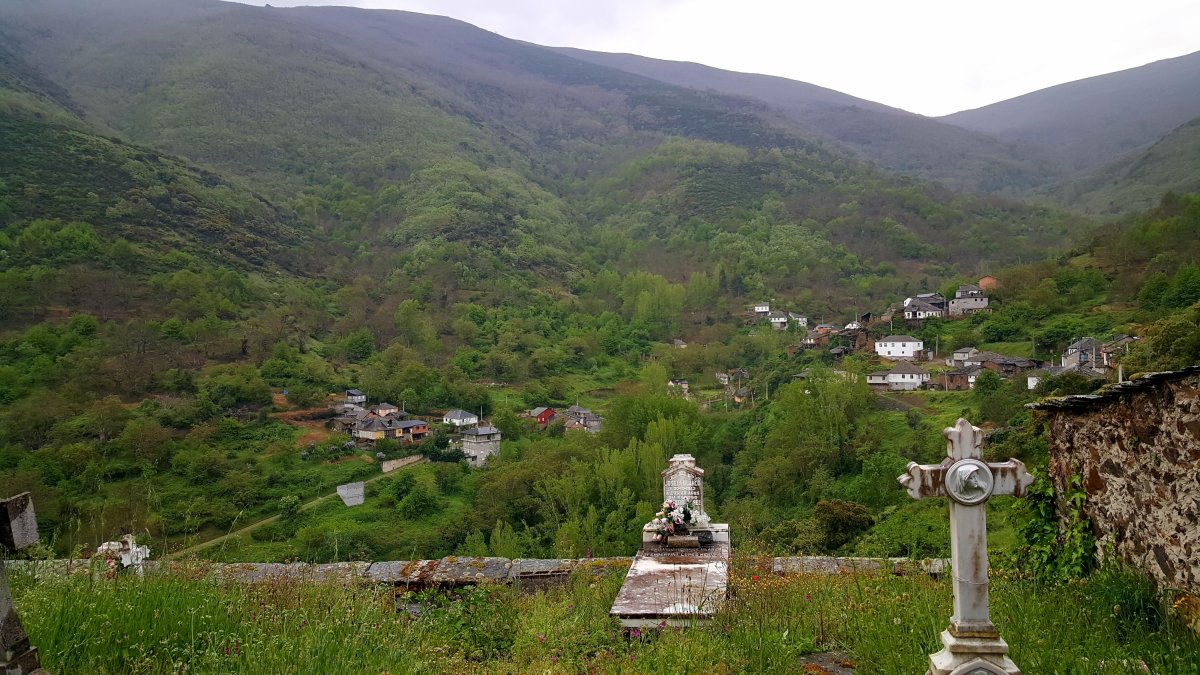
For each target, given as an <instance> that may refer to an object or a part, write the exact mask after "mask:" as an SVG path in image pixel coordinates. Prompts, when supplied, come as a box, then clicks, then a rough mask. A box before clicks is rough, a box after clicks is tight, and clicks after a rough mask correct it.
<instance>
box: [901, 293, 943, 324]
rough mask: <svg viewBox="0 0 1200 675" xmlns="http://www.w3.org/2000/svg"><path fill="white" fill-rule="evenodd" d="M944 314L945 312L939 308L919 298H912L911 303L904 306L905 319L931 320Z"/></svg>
mask: <svg viewBox="0 0 1200 675" xmlns="http://www.w3.org/2000/svg"><path fill="white" fill-rule="evenodd" d="M945 314H946V312H945V311H944V310H942V309H941V308H940V307H936V306H934V305H931V304H929V303H928V302H925V301H924V300H921V299H920V298H913V299H912V301H911V302H909V303H907V304H906V305H904V318H905V319H917V320H920V319H932V318H935V317H939V316H944V315H945Z"/></svg>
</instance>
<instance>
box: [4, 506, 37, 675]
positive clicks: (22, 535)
mask: <svg viewBox="0 0 1200 675" xmlns="http://www.w3.org/2000/svg"><path fill="white" fill-rule="evenodd" d="M37 540H38V532H37V516H35V515H34V513H33V500H32V499H31V498H30V497H29V493H28V492H22V493H21V494H19V495H17V496H16V497H10V498H8V499H0V672H2V673H5V675H32V674H33V673H38V674H39V675H42V674H44V673H45V672H46V671H44V670H42V669H41V668H40V667H39V665H38V657H37V649H34V648H33V647H31V646H29V636H28V635H26V634H25V627H24V626H22V625H21V619H19V618H18V617H17V609H16V607H14V606H13V601H12V594H10V593H9V591H8V578H7V577H6V576H5V575H4V558H5V556H6V555H7V554H8V553H11V552H14V551H19V550H20V549H23V548H26V547H28V546H32V545H33V544H34V543H36V542H37Z"/></svg>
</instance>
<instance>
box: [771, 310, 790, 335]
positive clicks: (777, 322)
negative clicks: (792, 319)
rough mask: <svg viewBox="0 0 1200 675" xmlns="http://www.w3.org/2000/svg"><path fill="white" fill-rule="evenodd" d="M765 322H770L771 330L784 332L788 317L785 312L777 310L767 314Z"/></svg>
mask: <svg viewBox="0 0 1200 675" xmlns="http://www.w3.org/2000/svg"><path fill="white" fill-rule="evenodd" d="M767 321H770V322H771V328H774V329H775V330H784V329H786V328H787V325H788V315H787V314H786V313H785V312H780V311H778V310H776V311H774V312H767Z"/></svg>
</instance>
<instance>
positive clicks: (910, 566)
mask: <svg viewBox="0 0 1200 675" xmlns="http://www.w3.org/2000/svg"><path fill="white" fill-rule="evenodd" d="M949 569H950V561H949V559H943V558H933V559H926V560H912V559H910V558H844V557H837V556H822V555H815V556H793V557H783V558H774V559H773V560H772V561H771V571H772V572H773V573H775V574H779V575H786V574H856V573H863V572H880V571H883V572H888V573H890V574H897V575H903V574H914V573H918V572H920V573H925V574H928V575H930V576H938V575H940V574H942V573H943V572H945V571H947V570H949Z"/></svg>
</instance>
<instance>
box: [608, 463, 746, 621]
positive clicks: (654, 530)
mask: <svg viewBox="0 0 1200 675" xmlns="http://www.w3.org/2000/svg"><path fill="white" fill-rule="evenodd" d="M703 478H704V470H703V469H700V468H698V467H697V466H696V460H695V458H693V457H692V456H691V455H685V454H680V455H675V456H674V457H672V458H671V459H670V461H669V462H668V464H667V468H666V469H665V470H664V471H663V472H662V480H663V500H664V501H674V502H676V503H677V504H678V505H679V506H680V507H682V506H683V505H684V504H690V505H691V513H692V521H691V522H690V523H687V524H688V530H687V534H686V535H685V534H683V533H678V534H671V535H670V536H667V537H666V541H665V542H663V541H660V539H661V537H662V536H664V533H660V532H659V527H660V525H656V524H655V523H654V522H651V523H648V524H647V525H645V526H644V527H643V528H642V547H641V550H639V551H638V553H637V555H636V556H634V559H633V564H631V565H630V567H629V572H628V574H626V576H625V583H624V584H623V585H622V586H621V590H620V591H619V592H618V593H617V598H616V600H615V601H614V602H613V606H612V609H611V610H610V612H609V615H610V616H613V617H616V618H617V619H618V620H619V621H620V622H621V625H622V627H624V628H629V629H632V628H644V627H653V626H686V625H692V624H695V623H698V622H703V621H706V620H708V619H711V618H712V616H713V614H714V613H715V612H716V611H717V608H718V607H719V606H720V604H721V602H722V601H724V600H725V597H726V593H727V589H728V585H729V567H730V550H731V549H730V542H729V526H728V525H725V524H715V523H711V522H709V517H708V514H707V513H705V511H704V481H703ZM672 540H675V543H676V544H683V545H681V546H680V545H674V546H673V545H672Z"/></svg>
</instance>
